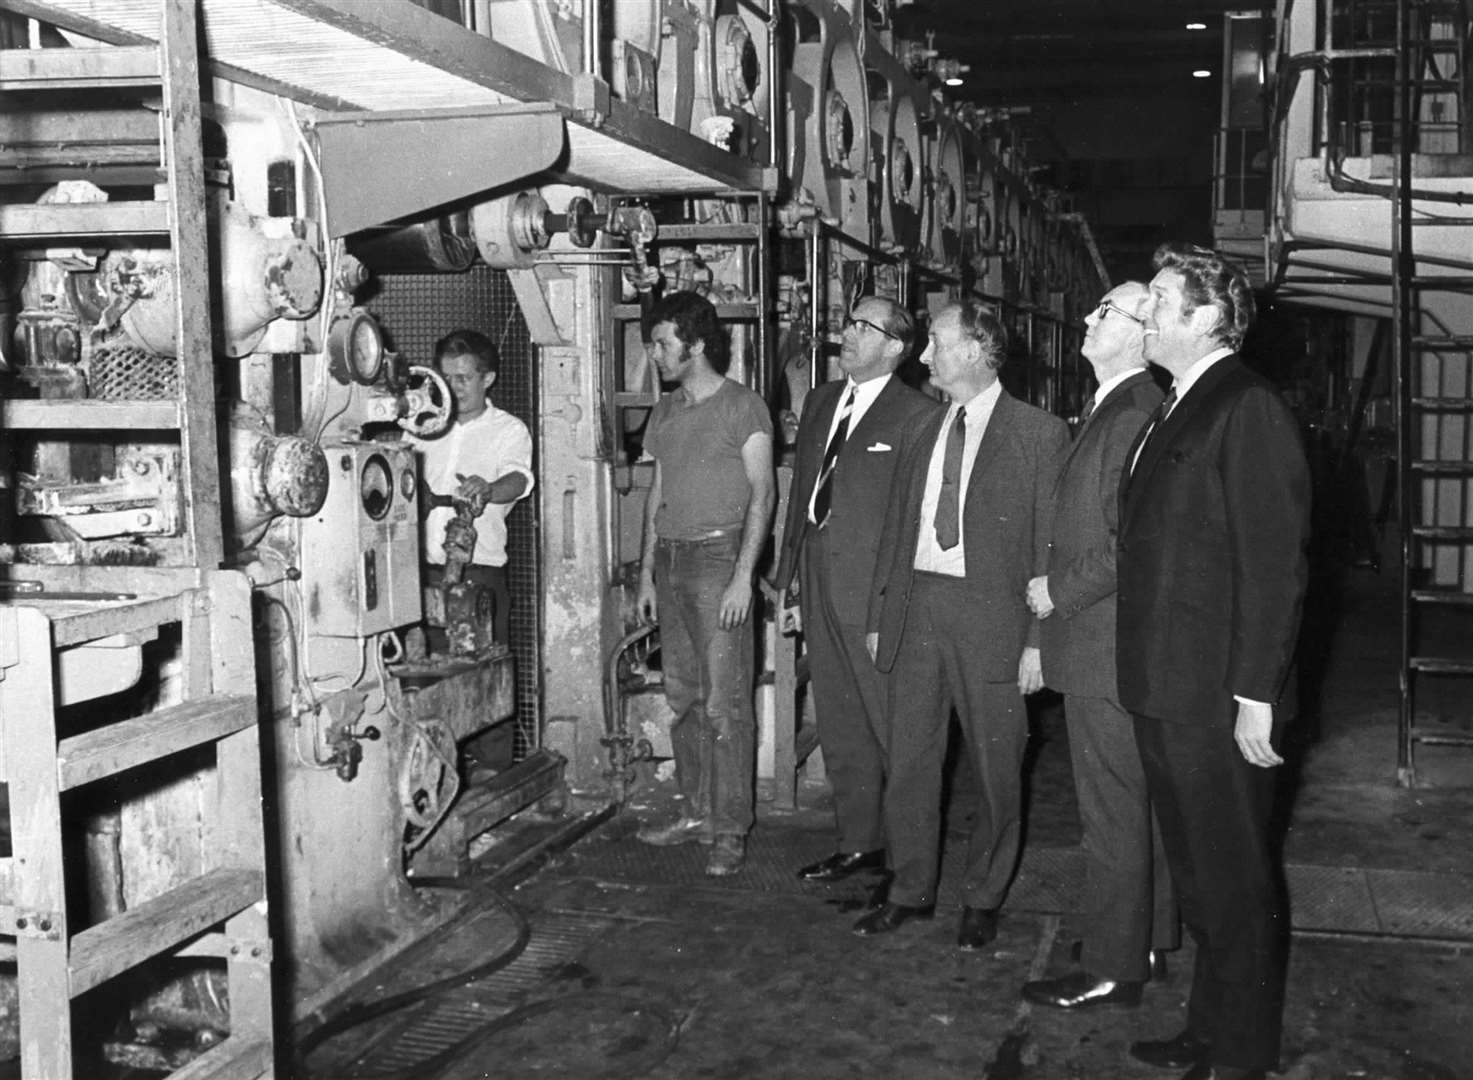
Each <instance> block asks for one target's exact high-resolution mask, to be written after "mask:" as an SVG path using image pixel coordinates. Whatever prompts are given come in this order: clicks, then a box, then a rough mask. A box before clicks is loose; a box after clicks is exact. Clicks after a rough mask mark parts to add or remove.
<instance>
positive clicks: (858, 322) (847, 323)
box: [844, 315, 900, 341]
mask: <svg viewBox="0 0 1473 1080" xmlns="http://www.w3.org/2000/svg"><path fill="white" fill-rule="evenodd" d="M852 326H868V327H869V328H870V329H871V330H873V331H874V332H875V333H877V334H884V335H885V336H886V337H887V338H891V339H893V340H895V341H899V340H900V335H899V334H892V333H890V331H888V330H886V329H885V328H884V327H883V326H881V325H880V324H879V323H872V322H870V321H869V320H868V319H860V318H856V317H855V316H853V315H850V316H849V317H848V318H846V319H845V320H844V329H845V330H848V329H849V328H850V327H852Z"/></svg>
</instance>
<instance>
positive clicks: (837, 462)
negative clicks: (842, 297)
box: [773, 296, 937, 881]
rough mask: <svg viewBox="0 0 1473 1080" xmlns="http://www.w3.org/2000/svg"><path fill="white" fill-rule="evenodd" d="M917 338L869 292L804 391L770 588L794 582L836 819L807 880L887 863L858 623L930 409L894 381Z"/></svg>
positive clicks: (874, 711) (872, 712)
mask: <svg viewBox="0 0 1473 1080" xmlns="http://www.w3.org/2000/svg"><path fill="white" fill-rule="evenodd" d="M914 339H915V323H914V321H913V320H912V319H911V317H910V313H909V312H907V311H906V310H905V309H904V308H902V307H900V306H899V305H897V304H894V303H892V302H891V301H889V300H885V299H882V298H880V297H875V296H871V297H867V298H865V299H863V300H861V301H859V303H858V304H857V305H856V306H855V308H854V311H853V313H852V314H851V316H850V317H849V318H848V319H847V320H846V321H845V325H844V337H843V343H842V345H841V346H840V349H839V368H840V370H842V371H843V372H844V376H845V377H844V379H843V380H842V381H834V382H828V383H824V384H823V385H821V386H819V387H817V388H816V389H814V390H813V391H812V392H811V393H809V394H808V395H807V397H806V398H805V400H804V403H803V416H802V419H801V421H800V422H799V425H798V437H797V444H796V445H797V455H796V460H795V462H794V468H793V484H792V488H791V490H790V491H789V495H788V512H787V518H786V523H785V525H784V526H783V540H782V551H781V555H780V559H779V562H778V568H777V571H776V573H775V574H774V575H773V586H774V587H775V588H777V589H778V590H786V589H788V588H789V586H790V585H791V584H792V582H793V580H794V578H795V577H797V578H798V580H799V588H798V589H797V594H798V595H797V603H796V605H795V604H794V603H793V599H792V597H791V596H789V597H788V600H787V603H786V605H785V608H784V611H783V628H784V629H785V630H800V631H802V633H803V635H804V640H805V644H806V647H807V652H808V665H809V667H808V671H809V686H810V687H811V688H812V692H813V701H814V707H815V712H816V714H817V717H818V739H819V745H820V746H821V747H822V748H823V763H824V769H825V771H826V772H827V774H828V780H829V785H830V787H831V788H832V789H833V794H834V818H835V822H836V824H837V826H838V842H837V844H836V847H835V851H834V853H833V854H832V855H829V856H828V857H826V858H823V859H820V860H819V861H818V862H815V863H812V864H810V865H808V866H804V867H803V868H802V869H801V870H799V871H798V876H799V877H801V878H803V879H804V880H807V881H839V880H842V879H843V878H846V877H848V876H850V875H851V874H854V873H857V872H859V871H869V870H883V869H884V866H885V852H884V847H885V839H884V837H885V833H884V828H883V823H882V820H881V804H880V796H881V791H882V785H883V781H884V757H883V747H882V746H881V744H880V741H879V736H878V734H877V732H878V731H879V730H880V724H881V723H882V722H883V719H884V715H883V714H884V707H885V687H884V682H885V676H884V675H881V674H880V673H879V672H878V671H876V670H875V666H874V663H873V661H871V660H870V657H869V654H868V653H867V652H866V651H865V647H864V624H865V616H866V614H867V612H868V608H869V594H870V583H871V581H873V579H874V576H875V551H876V549H877V548H878V546H879V542H880V523H881V521H883V519H884V515H885V507H886V506H887V505H888V503H889V498H890V482H891V479H892V477H893V476H894V473H895V462H896V461H897V460H898V459H899V457H900V451H901V449H902V447H903V446H904V445H905V444H906V442H907V441H908V440H909V439H910V438H912V437H913V436H914V433H915V431H916V430H917V429H918V428H919V427H921V425H922V420H923V418H924V417H926V416H928V415H930V414H931V413H932V412H933V411H934V410H935V409H936V408H937V405H936V403H935V402H934V401H933V400H932V399H930V398H928V397H926V396H925V395H924V394H921V393H919V392H918V391H916V390H913V389H911V388H910V387H908V386H906V385H905V384H904V383H902V382H901V381H900V380H899V379H898V378H896V377H895V369H896V368H897V367H898V366H899V365H900V364H901V363H902V362H903V361H904V360H905V358H906V357H907V356H908V355H909V354H910V349H911V344H912V342H913V341H914Z"/></svg>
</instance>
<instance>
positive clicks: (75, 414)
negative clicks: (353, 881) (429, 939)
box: [0, 0, 275, 1080]
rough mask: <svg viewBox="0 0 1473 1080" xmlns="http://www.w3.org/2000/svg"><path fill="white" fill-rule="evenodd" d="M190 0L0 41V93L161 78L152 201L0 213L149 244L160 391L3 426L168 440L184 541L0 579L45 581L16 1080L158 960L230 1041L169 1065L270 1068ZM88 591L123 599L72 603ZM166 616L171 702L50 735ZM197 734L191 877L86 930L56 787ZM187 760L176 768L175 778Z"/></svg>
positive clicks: (5, 675)
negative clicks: (190, 989)
mask: <svg viewBox="0 0 1473 1080" xmlns="http://www.w3.org/2000/svg"><path fill="white" fill-rule="evenodd" d="M197 4H198V0H159V8H160V15H161V26H160V34H159V44H158V45H157V46H153V45H150V46H145V47H105V48H95V49H82V48H75V49H73V48H45V49H34V50H5V51H0V90H6V89H11V90H14V89H24V90H26V91H29V92H31V93H34V94H38V95H44V94H45V92H46V91H49V90H52V89H56V90H67V91H70V92H73V93H75V92H77V91H91V90H97V91H100V92H102V93H103V94H106V93H107V92H108V91H109V90H110V89H113V90H115V89H116V88H118V87H137V86H140V85H150V86H152V85H157V86H159V87H160V88H161V90H162V97H163V121H162V140H161V141H162V144H163V160H162V161H161V162H160V163H159V164H160V168H161V170H162V173H163V178H164V180H165V183H164V184H163V187H164V188H165V189H166V198H160V199H157V200H155V201H140V202H96V203H76V204H46V205H38V204H7V205H0V243H3V244H4V245H6V246H20V247H28V248H31V249H36V248H49V247H54V246H61V245H65V244H67V243H69V242H76V241H85V240H87V239H89V238H106V240H107V241H109V242H112V241H116V240H117V239H122V238H149V237H155V238H158V237H167V238H168V241H169V245H170V255H171V258H172V262H173V266H172V272H173V274H174V282H175V285H176V287H175V288H174V289H173V294H174V297H173V303H174V312H173V317H174V327H173V329H174V336H175V341H176V344H177V349H176V351H177V355H178V361H177V363H178V386H179V393H178V398H177V400H173V401H97V400H88V399H80V400H78V399H49V400H12V401H6V402H3V403H0V430H6V431H8V432H15V431H35V432H42V433H45V437H46V438H52V439H55V438H61V439H65V438H67V437H68V435H69V433H79V432H84V431H86V432H97V431H101V432H119V433H122V432H129V431H149V432H156V431H176V432H177V433H178V439H179V448H180V455H179V456H180V470H179V482H180V483H181V484H182V489H181V492H180V503H181V507H182V515H181V521H182V530H181V532H182V535H181V536H180V537H178V538H173V539H168V540H165V541H163V542H162V543H160V544H158V545H157V546H156V550H157V551H158V553H159V556H160V559H159V565H156V566H150V567H100V566H44V567H43V566H27V567H25V568H24V570H23V573H22V574H19V575H17V576H24V577H27V578H36V579H38V580H40V581H41V582H42V584H43V585H44V586H45V589H46V592H43V593H38V594H16V595H14V596H13V597H12V598H11V599H10V601H9V602H0V780H3V781H4V782H6V783H8V784H9V786H10V806H11V829H12V843H13V851H14V856H13V859H12V882H11V886H12V887H11V899H12V900H13V902H12V903H11V904H9V905H3V906H0V936H4V935H8V936H10V937H13V938H14V939H15V947H14V959H15V962H16V965H17V982H18V988H19V997H20V1031H21V1047H22V1063H21V1071H22V1076H23V1077H25V1078H26V1080H42V1078H44V1080H59V1078H69V1077H73V1076H75V1075H76V1071H75V1070H76V1068H77V1066H76V1064H75V1062H74V1053H75V1047H74V1045H73V1021H72V1010H71V1007H70V1003H71V1000H72V999H73V998H75V997H77V996H78V995H80V994H82V993H84V992H86V991H88V990H90V989H92V988H94V987H96V986H98V985H100V984H102V983H104V982H106V981H107V980H109V979H112V978H114V977H115V976H118V975H121V974H123V973H125V972H127V971H129V970H131V969H133V968H136V967H138V966H139V965H141V964H144V963H146V962H148V961H150V960H152V959H153V958H155V957H161V956H165V955H174V956H191V957H219V958H221V959H223V960H224V962H225V970H226V977H227V980H228V985H229V997H230V1029H231V1030H230V1035H229V1037H228V1038H227V1039H225V1040H224V1041H223V1042H221V1043H219V1044H218V1045H217V1046H215V1047H214V1048H213V1049H211V1050H209V1051H208V1052H206V1053H204V1054H202V1055H201V1056H199V1057H197V1058H196V1059H194V1060H193V1061H192V1062H190V1063H189V1064H187V1065H186V1066H184V1067H183V1068H181V1069H179V1070H177V1071H176V1072H175V1073H173V1074H172V1075H174V1076H176V1077H181V1078H187V1080H200V1078H204V1077H220V1078H226V1077H228V1078H240V1080H245V1078H253V1077H261V1076H272V1075H274V1064H273V1062H274V1056H275V1046H274V1034H273V1001H272V988H271V970H270V966H271V960H272V950H271V941H270V936H269V930H268V925H267V917H266V877H267V875H266V855H265V839H264V838H265V828H264V822H263V819H262V798H261V747H260V736H259V729H258V709H257V702H256V677H255V659H254V655H255V654H254V643H253V634H252V623H251V594H250V585H249V582H248V580H247V579H246V578H245V576H244V575H242V574H240V573H238V572H234V571H223V570H220V569H218V567H219V566H220V564H221V561H222V558H223V554H224V540H223V523H222V519H221V514H220V477H219V464H218V462H219V456H218V455H219V448H218V442H217V439H218V435H217V430H218V429H217V421H216V415H215V372H214V359H213V350H212V335H211V325H210V299H209V282H210V281H211V280H213V279H214V278H212V276H211V273H210V266H209V245H208V233H207V227H208V225H207V221H208V212H207V206H206V192H205V173H204V159H203V145H202V138H201V126H202V125H201V111H200V75H201V60H200V57H199V55H198V47H197V42H198V34H199V26H198V21H197V14H198V13H197ZM94 242H95V239H94ZM216 276H218V275H216ZM128 438H129V436H121V437H120V439H119V441H127V439H128ZM17 569H19V568H17ZM101 590H108V591H112V592H116V593H123V594H130V595H128V596H127V597H126V598H113V599H108V600H100V599H90V598H88V596H87V594H89V593H91V594H95V593H97V592H98V591H101ZM55 593H61V594H70V595H72V596H80V597H81V598H80V599H61V598H51V596H50V595H49V594H55ZM171 625H177V626H178V628H179V629H178V633H179V638H180V642H181V647H182V661H183V664H182V667H183V677H182V680H181V683H182V687H183V693H182V700H180V701H179V702H178V703H177V704H170V705H167V706H166V707H161V708H157V709H155V710H154V711H152V712H149V713H146V714H145V715H142V716H137V717H132V718H128V719H122V720H117V721H114V722H110V723H106V724H104V725H103V726H101V727H98V728H95V729H92V730H88V731H85V732H83V733H80V734H70V733H69V732H64V731H59V730H58V721H57V717H58V707H59V706H62V705H65V704H66V703H67V701H68V694H67V690H66V686H67V680H66V678H65V677H63V676H64V673H65V672H66V671H67V670H72V671H76V670H77V669H78V668H79V667H86V666H87V664H88V661H89V657H90V658H93V659H94V660H95V662H96V664H97V665H98V666H101V665H102V664H103V662H104V660H105V659H106V658H107V657H108V656H109V654H111V655H116V652H117V650H120V649H134V650H137V649H139V648H140V646H141V644H142V643H143V642H147V641H150V640H152V639H153V638H155V637H157V636H158V632H159V629H160V628H161V627H166V626H171ZM70 696H75V695H70ZM207 746H213V747H214V751H215V754H214V766H213V768H209V767H206V768H204V769H203V770H201V771H199V772H198V773H197V774H195V775H198V776H199V777H200V778H201V779H203V780H204V782H205V784H206V790H207V791H208V792H209V795H208V798H207V803H208V805H209V809H208V821H207V823H206V825H205V830H204V844H203V849H202V852H201V854H200V856H199V860H198V861H199V864H200V869H201V873H200V875H199V876H197V877H193V878H190V879H188V880H184V881H177V882H175V883H174V884H173V887H172V888H168V889H167V890H166V891H164V892H162V894H161V895H157V896H154V897H152V898H149V899H147V900H144V901H143V902H141V903H137V904H136V905H135V906H133V907H131V908H129V909H128V910H125V911H123V912H122V913H120V914H118V915H115V916H113V917H111V918H106V919H104V920H101V921H97V922H95V923H93V924H92V925H81V922H82V920H81V919H74V918H72V917H70V916H69V914H68V908H67V896H68V888H67V878H68V873H67V870H68V867H67V866H66V864H65V860H64V857H63V852H62V827H63V806H62V795H63V793H64V792H66V791H69V790H72V789H75V788H79V787H82V786H84V785H87V784H92V783H95V782H98V781H102V780H105V779H106V778H108V777H112V776H116V775H118V774H120V773H123V772H125V771H127V770H129V769H133V768H135V767H138V766H143V765H146V764H148V763H150V762H156V761H163V760H164V759H169V758H175V756H176V755H180V754H181V753H183V752H185V751H189V750H193V749H196V748H203V747H207ZM192 768H194V766H193V765H191V764H181V765H180V769H181V771H182V772H183V773H184V775H191V774H190V772H189V770H190V769H192ZM72 869H73V873H75V868H72ZM72 892H73V894H75V887H74V888H73V890H72ZM0 948H3V944H0Z"/></svg>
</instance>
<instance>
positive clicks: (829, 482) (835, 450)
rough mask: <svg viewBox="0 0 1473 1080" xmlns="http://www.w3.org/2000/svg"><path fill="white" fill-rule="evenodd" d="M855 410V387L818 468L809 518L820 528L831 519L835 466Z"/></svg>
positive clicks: (841, 412) (845, 397) (842, 409)
mask: <svg viewBox="0 0 1473 1080" xmlns="http://www.w3.org/2000/svg"><path fill="white" fill-rule="evenodd" d="M853 412H854V387H852V386H851V387H850V388H849V393H848V394H846V395H845V396H844V407H843V408H841V409H840V410H839V426H838V427H836V428H834V434H833V435H832V436H831V437H830V438H829V446H828V449H827V450H825V451H824V452H823V466H822V467H821V468H820V469H819V470H818V486H817V487H816V488H814V491H813V506H812V508H811V509H810V511H809V514H808V516H809V519H810V520H811V521H812V522H813V523H814V524H815V525H817V526H819V527H820V528H822V527H823V525H824V524H825V523H826V522H827V521H828V520H829V510H830V509H831V508H832V505H833V501H834V468H835V466H837V465H838V464H839V452H840V451H841V450H843V449H844V441H845V440H846V439H848V438H849V417H850V415H851V414H852V413H853Z"/></svg>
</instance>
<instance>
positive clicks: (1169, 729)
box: [1135, 714, 1289, 1069]
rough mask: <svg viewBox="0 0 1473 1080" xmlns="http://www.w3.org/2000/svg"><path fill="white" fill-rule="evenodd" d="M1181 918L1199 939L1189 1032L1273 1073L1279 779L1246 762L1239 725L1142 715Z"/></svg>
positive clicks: (1279, 946)
mask: <svg viewBox="0 0 1473 1080" xmlns="http://www.w3.org/2000/svg"><path fill="white" fill-rule="evenodd" d="M1135 734H1136V742H1137V745H1139V747H1140V752H1141V762H1142V764H1143V765H1144V766H1145V770H1146V784H1147V786H1148V787H1149V789H1150V792H1151V802H1152V804H1153V805H1154V807H1155V809H1156V816H1157V819H1158V820H1159V822H1160V824H1161V840H1162V842H1163V843H1164V844H1165V846H1166V857H1167V859H1168V861H1169V862H1170V864H1171V876H1172V879H1173V881H1174V882H1175V884H1176V891H1177V899H1178V901H1179V902H1180V904H1181V915H1182V921H1183V922H1184V923H1185V924H1186V927H1187V930H1188V931H1189V932H1190V933H1191V935H1192V937H1193V938H1194V939H1195V941H1196V943H1197V963H1196V968H1195V970H1194V971H1193V974H1192V993H1191V998H1190V1000H1189V1001H1188V1004H1187V1027H1188V1028H1189V1029H1190V1030H1191V1031H1192V1032H1194V1033H1195V1034H1197V1035H1198V1036H1199V1037H1201V1038H1205V1039H1206V1040H1208V1041H1209V1042H1210V1043H1211V1044H1212V1055H1211V1060H1212V1063H1213V1064H1215V1065H1225V1066H1236V1067H1239V1068H1261V1069H1273V1068H1276V1067H1277V1065H1278V1058H1279V1037H1280V1034H1281V1029H1282V1025H1283V1001H1284V972H1285V964H1286V961H1287V953H1288V932H1289V925H1288V908H1287V906H1286V904H1285V902H1284V898H1283V895H1282V893H1281V891H1280V886H1279V880H1278V875H1277V874H1276V873H1275V870H1274V863H1273V855H1272V852H1271V851H1270V847H1269V830H1268V820H1269V813H1270V808H1271V803H1272V799H1273V788H1274V782H1275V778H1276V774H1275V772H1274V771H1273V770H1271V769H1260V768H1258V767H1257V766H1254V765H1250V764H1248V763H1247V762H1246V761H1244V760H1243V755H1242V754H1241V753H1239V751H1238V747H1237V744H1236V743H1235V742H1234V741H1233V728H1232V726H1231V724H1222V723H1218V724H1200V723H1193V724H1178V723H1168V722H1164V721H1159V720H1152V719H1149V718H1147V717H1144V716H1141V715H1139V714H1137V715H1136V717H1135Z"/></svg>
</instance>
